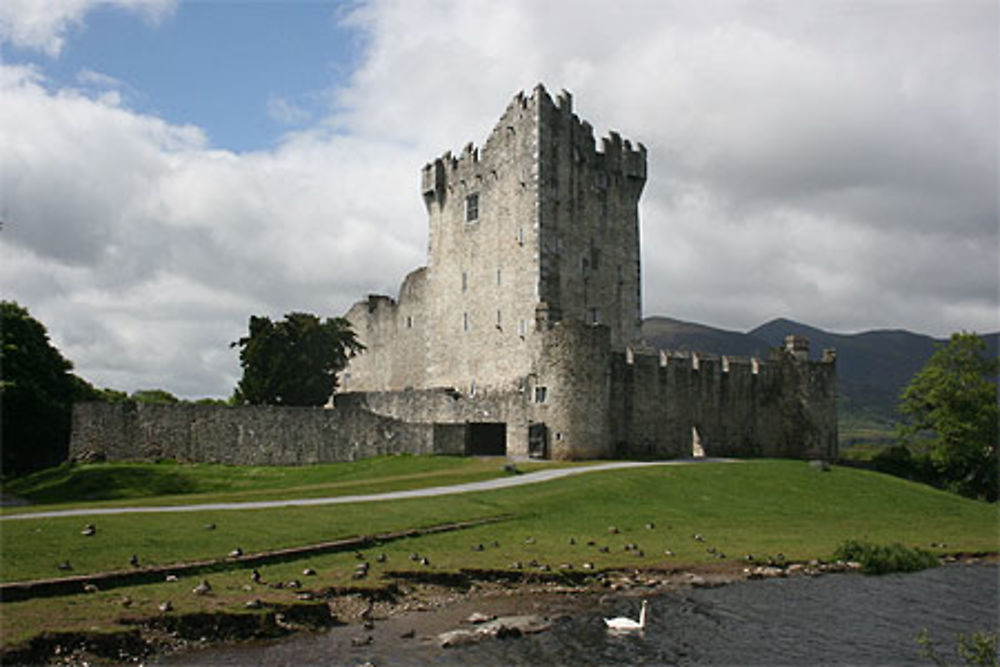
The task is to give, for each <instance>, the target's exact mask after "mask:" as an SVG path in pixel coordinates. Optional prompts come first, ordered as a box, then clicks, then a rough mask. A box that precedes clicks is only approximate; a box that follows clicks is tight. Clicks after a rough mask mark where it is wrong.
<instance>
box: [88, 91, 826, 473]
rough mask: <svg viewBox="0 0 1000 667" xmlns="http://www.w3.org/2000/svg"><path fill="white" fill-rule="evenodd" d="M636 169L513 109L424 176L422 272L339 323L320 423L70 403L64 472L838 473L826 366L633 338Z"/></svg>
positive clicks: (521, 104) (279, 415) (281, 413)
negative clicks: (779, 465) (450, 459)
mask: <svg viewBox="0 0 1000 667" xmlns="http://www.w3.org/2000/svg"><path fill="white" fill-rule="evenodd" d="M645 182H646V150H645V148H644V147H643V146H642V145H641V144H637V145H635V146H633V145H632V144H631V143H630V142H628V141H624V140H622V139H621V137H619V136H618V135H617V134H615V133H611V135H610V136H609V137H607V138H605V139H602V140H601V145H600V148H599V149H598V147H597V146H596V145H595V143H594V138H593V130H592V128H591V126H590V125H589V124H588V123H586V122H585V121H581V120H580V119H579V118H577V116H576V115H575V114H574V113H573V107H572V100H571V98H570V96H569V94H568V93H565V92H564V93H562V94H560V95H558V96H557V97H556V100H555V101H553V100H552V98H551V97H550V96H549V94H548V93H547V92H546V91H545V90H544V89H543V88H542V87H541V86H538V87H537V88H535V90H534V91H533V92H532V94H531V95H530V96H525V95H523V94H519V95H518V96H517V97H515V98H514V100H513V101H512V102H511V103H510V105H509V106H508V107H507V110H506V111H505V112H504V114H503V116H502V117H501V118H500V122H499V123H497V125H496V127H495V128H494V129H493V131H492V132H491V133H490V136H489V138H488V139H487V140H486V144H485V146H483V147H482V149H479V150H477V149H476V148H475V147H474V146H473V145H471V144H469V145H468V146H466V148H465V150H463V151H462V154H461V155H459V156H457V157H455V156H453V155H451V154H448V153H446V154H445V155H444V156H443V157H441V158H439V159H437V160H435V161H434V162H432V163H431V164H428V165H427V166H425V167H424V169H423V172H422V175H421V184H422V185H421V191H422V195H423V199H424V203H425V204H426V206H427V213H428V216H429V220H430V241H429V252H428V263H427V266H426V267H423V268H420V269H417V270H416V271H413V272H412V273H410V274H409V275H408V276H407V277H406V279H405V280H404V281H403V285H402V287H401V289H400V292H399V295H398V297H397V298H396V299H391V298H389V297H387V296H370V297H368V298H367V299H365V300H363V301H361V302H359V303H357V304H355V305H354V306H353V307H352V308H351V309H350V311H349V312H348V313H347V318H348V319H349V320H350V321H351V323H352V325H353V327H354V330H355V332H356V334H357V336H358V338H359V339H360V340H361V342H362V343H364V344H365V346H366V348H367V349H366V350H365V352H364V353H362V354H360V355H359V356H357V357H355V358H354V359H352V360H351V361H350V363H349V365H348V366H347V368H345V369H344V370H343V371H342V372H341V374H340V377H339V381H340V385H339V386H340V393H338V394H336V395H335V396H334V397H333V398H334V405H333V407H334V409H324V408H321V407H312V408H306V407H302V408H294V407H279V406H242V407H227V406H218V405H195V404H182V405H145V404H136V403H103V402H90V403H77V404H75V405H74V406H73V428H72V435H71V440H70V456H71V458H73V459H76V460H95V459H107V460H111V461H127V460H158V459H164V458H166V459H173V460H177V461H193V462H214V463H228V464H241V465H308V464H312V463H326V462H335V461H354V460H357V459H360V458H368V457H372V456H380V455H387V454H400V453H409V454H476V455H503V454H506V455H508V456H513V457H525V456H530V457H536V458H554V459H582V458H613V457H640V458H674V457H686V456H698V455H705V456H788V457H800V458H822V459H832V458H835V457H836V454H837V407H836V391H835V379H836V376H835V368H836V361H835V356H834V354H833V352H832V351H830V350H828V351H824V353H823V357H822V359H821V360H820V361H810V360H809V349H808V341H806V340H805V339H804V338H801V337H798V336H789V337H788V338H787V339H786V344H785V347H784V348H783V349H781V350H775V351H773V352H772V353H771V355H770V356H769V358H768V359H766V360H761V359H751V358H738V357H726V356H723V357H718V356H713V355H707V354H697V353H691V352H687V353H680V352H671V351H669V350H656V349H652V348H651V347H650V346H648V345H646V344H645V343H644V342H643V341H642V340H641V338H640V326H641V323H642V319H641V318H642V310H641V298H640V296H641V295H640V266H639V214H638V204H639V196H640V195H641V194H642V189H643V186H644V184H645Z"/></svg>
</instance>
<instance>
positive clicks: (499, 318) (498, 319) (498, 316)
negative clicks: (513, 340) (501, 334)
mask: <svg viewBox="0 0 1000 667" xmlns="http://www.w3.org/2000/svg"><path fill="white" fill-rule="evenodd" d="M497 329H500V330H501V331H502V330H503V319H502V318H501V316H500V311H499V310H498V311H497Z"/></svg>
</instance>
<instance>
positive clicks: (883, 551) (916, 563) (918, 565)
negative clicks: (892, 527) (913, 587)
mask: <svg viewBox="0 0 1000 667" xmlns="http://www.w3.org/2000/svg"><path fill="white" fill-rule="evenodd" d="M834 556H836V557H837V559H839V560H844V561H856V562H858V563H861V571H862V572H864V573H865V574H890V573H892V572H917V571H919V570H926V569H928V568H931V567H937V565H938V559H937V558H936V557H935V556H934V554H932V553H931V552H930V551H927V550H926V549H921V548H920V547H907V546H904V545H902V544H899V543H893V544H871V543H870V542H861V541H858V540H847V541H846V542H844V543H843V544H841V545H840V546H839V547H837V550H836V551H835V552H834Z"/></svg>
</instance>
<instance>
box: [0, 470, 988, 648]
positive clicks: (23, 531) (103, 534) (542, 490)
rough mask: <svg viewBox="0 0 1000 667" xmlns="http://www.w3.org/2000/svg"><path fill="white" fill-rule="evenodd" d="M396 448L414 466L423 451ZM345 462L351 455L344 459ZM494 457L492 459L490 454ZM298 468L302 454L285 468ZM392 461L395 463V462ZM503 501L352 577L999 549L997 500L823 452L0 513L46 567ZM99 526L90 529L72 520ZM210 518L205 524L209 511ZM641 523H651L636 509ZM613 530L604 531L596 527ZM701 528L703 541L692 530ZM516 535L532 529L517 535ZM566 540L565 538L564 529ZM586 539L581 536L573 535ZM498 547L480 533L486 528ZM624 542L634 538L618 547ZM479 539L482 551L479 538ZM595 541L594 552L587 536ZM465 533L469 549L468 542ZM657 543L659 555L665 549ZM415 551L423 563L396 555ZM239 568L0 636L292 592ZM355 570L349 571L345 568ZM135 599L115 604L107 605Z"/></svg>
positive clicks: (325, 568) (5, 541)
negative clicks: (263, 501) (348, 500)
mask: <svg viewBox="0 0 1000 667" xmlns="http://www.w3.org/2000/svg"><path fill="white" fill-rule="evenodd" d="M407 463H409V464H410V465H412V466H415V467H419V466H424V465H427V462H426V461H423V460H421V459H410V460H409V461H408V462H407ZM351 465H359V464H351ZM492 465H493V466H494V467H496V466H497V464H496V462H493V464H492ZM295 470H299V471H300V472H302V473H304V476H308V475H310V474H313V473H312V472H309V469H306V468H304V469H295ZM404 474H405V471H404V470H398V471H396V475H404ZM501 514H511V515H512V518H510V519H508V520H505V521H503V522H501V523H496V524H491V525H488V526H482V527H478V528H472V529H468V530H463V531H459V532H452V533H442V534H437V535H430V536H424V537H417V538H407V539H405V540H400V541H397V542H393V543H389V544H385V545H383V546H382V547H380V548H379V549H378V550H377V551H378V552H383V553H385V554H386V556H387V560H386V562H385V563H384V564H380V563H377V562H375V559H374V556H375V553H376V551H375V550H370V551H369V552H368V553H366V554H364V556H365V557H366V559H368V560H369V562H371V565H372V574H371V576H370V577H369V579H368V580H367V582H365V583H366V585H368V586H371V585H372V582H377V581H378V580H379V575H380V574H382V573H384V572H385V571H389V570H406V569H410V570H412V569H430V570H433V571H438V572H440V571H449V570H456V569H459V568H501V569H509V568H510V567H511V564H512V563H513V562H514V561H521V562H523V563H528V562H530V561H531V560H537V561H539V562H540V563H547V564H550V565H551V566H552V569H553V570H558V567H559V565H560V564H562V563H572V564H573V565H574V567H575V569H577V570H579V569H580V566H581V565H582V563H583V562H585V561H589V562H592V563H594V564H595V566H596V567H597V569H602V568H621V567H671V566H676V567H683V566H688V565H698V564H705V563H712V562H718V561H717V559H716V557H715V556H713V555H711V554H709V553H707V551H706V550H707V548H708V547H714V548H715V549H716V550H717V551H721V552H723V553H725V554H726V557H727V559H728V560H730V561H735V560H739V559H742V558H744V556H745V555H746V554H753V555H754V556H757V557H764V556H767V555H776V554H778V553H783V554H784V555H785V556H786V557H787V558H788V559H793V560H805V559H810V558H830V557H831V556H832V554H833V552H834V550H835V549H836V547H837V546H838V545H839V544H840V543H841V542H843V541H845V540H847V539H859V540H865V541H869V542H873V543H890V542H901V543H903V544H906V545H909V546H921V547H924V548H930V547H929V545H930V543H931V542H934V543H938V544H940V543H945V544H947V545H948V546H947V547H946V548H945V549H944V550H942V549H931V550H932V551H936V552H937V553H941V552H942V551H949V552H958V551H966V552H980V551H990V552H995V551H997V550H998V523H997V506H996V505H995V504H993V505H990V504H986V503H982V502H977V501H972V500H968V499H965V498H961V497H959V496H955V495H951V494H948V493H945V492H942V491H938V490H936V489H933V488H930V487H927V486H923V485H919V484H914V483H911V482H907V481H904V480H901V479H898V478H894V477H890V476H887V475H881V474H877V473H873V472H868V471H863V470H854V469H849V468H839V467H834V468H833V469H832V470H831V471H830V472H821V471H819V470H816V469H814V468H811V467H810V466H808V465H807V464H806V463H804V462H801V461H784V460H781V461H771V460H754V461H746V462H740V463H731V464H724V463H706V464H699V465H693V466H677V467H674V466H670V467H654V468H642V469H631V470H622V471H607V472H595V473H588V474H584V475H579V476H575V477H570V478H566V479H562V480H556V481H552V482H545V483H541V484H537V485H531V486H525V487H519V488H512V489H505V490H500V491H490V492H480V493H470V494H462V495H456V496H446V497H441V498H427V499H413V500H405V501H394V502H380V503H364V504H354V505H340V506H325V507H324V506H319V507H312V508H289V509H277V510H241V511H227V512H199V513H177V514H169V513H168V514H151V515H141V514H140V515H122V516H106V517H96V518H95V519H91V520H88V519H83V518H62V519H34V520H32V519H24V520H17V521H4V522H3V523H0V531H2V532H0V539H2V555H3V558H2V567H0V578H2V579H3V580H4V581H15V580H25V579H31V578H43V577H54V576H59V575H60V574H63V573H61V572H60V571H59V570H58V569H57V567H56V566H57V564H58V563H59V562H60V561H61V560H64V559H68V560H70V562H71V563H72V564H73V568H74V569H73V572H72V574H83V573H88V572H97V571H107V570H116V569H127V568H128V559H129V556H130V555H131V554H133V553H134V554H137V555H138V556H139V558H140V561H141V562H142V563H147V564H166V563H172V562H181V561H191V560H199V559H204V558H213V557H219V558H221V557H224V556H225V555H226V554H227V553H228V552H229V551H230V550H231V549H233V548H234V547H236V546H239V547H241V548H242V549H243V550H244V551H245V552H248V553H251V552H255V551H263V550H266V549H273V548H279V547H288V546H296V545H303V544H310V543H317V542H322V541H326V540H332V539H336V538H339V537H346V536H352V535H361V534H373V533H379V532H383V531H391V530H400V529H405V528H410V527H423V526H429V525H434V524H440V523H445V522H451V521H459V520H464V519H472V518H478V517H487V516H497V515H501ZM88 522H92V523H95V524H96V525H97V529H98V530H97V534H96V535H94V536H92V537H84V536H82V535H80V529H81V527H82V526H83V524H84V523H88ZM210 522H211V523H214V524H216V526H217V527H216V529H215V530H205V528H204V526H205V524H207V523H210ZM649 522H651V523H652V524H653V528H652V529H649V528H647V527H646V524H647V523H649ZM610 526H615V527H617V528H618V530H619V532H618V533H616V534H612V533H610V532H609V530H608V528H609V527H610ZM694 533H700V534H702V535H703V536H704V538H705V541H704V542H699V541H695V540H694V539H692V535H693V534H694ZM529 538H531V539H530V540H529ZM571 538H572V540H573V541H574V542H575V544H571V543H570V541H571ZM588 540H593V541H595V542H596V545H595V546H586V542H587V541H588ZM494 541H495V542H496V543H497V544H498V546H493V542H494ZM627 543H635V544H637V545H639V547H640V548H641V549H642V550H643V552H644V555H643V556H641V557H640V556H639V555H637V554H636V553H635V551H626V550H625V549H624V545H625V544H627ZM480 544H482V545H484V548H483V550H482V551H480V550H478V548H477V547H478V545H480ZM598 546H608V547H609V552H608V553H601V552H599V551H598V549H597V547H598ZM474 548H477V549H476V550H474ZM665 549H671V550H672V551H673V552H674V555H673V556H670V557H667V556H665V555H664V550H665ZM413 552H417V553H420V554H422V555H427V556H428V558H430V561H431V564H430V566H429V567H427V568H425V567H424V566H421V565H419V564H416V563H414V562H413V561H411V560H410V559H409V558H408V556H409V555H410V554H411V553H413ZM356 563H357V560H356V559H355V557H354V554H349V553H340V554H326V555H322V556H317V557H312V558H304V559H302V560H300V561H296V562H288V563H283V564H276V565H273V566H267V567H264V568H261V571H262V573H263V574H264V577H265V579H267V580H271V581H274V580H278V579H282V580H286V579H290V578H293V577H298V578H301V571H302V569H303V568H304V567H307V566H308V567H312V568H314V569H316V570H317V572H318V576H316V577H310V578H309V579H303V583H304V584H305V585H306V586H307V587H309V588H312V589H317V588H320V587H323V586H331V585H345V584H351V583H352V580H351V578H350V575H351V572H352V571H353V569H354V565H355V564H356ZM247 577H248V570H247V569H238V570H234V571H230V572H223V573H216V574H212V575H210V577H209V578H210V580H211V582H212V584H213V586H214V587H215V592H214V593H213V595H212V596H207V597H196V596H193V595H192V594H191V593H190V589H191V587H192V586H193V585H194V581H193V580H192V579H182V580H181V581H180V582H176V583H162V584H152V585H147V586H140V587H134V588H132V589H115V590H112V591H106V592H101V593H96V594H92V595H84V594H80V595H71V596H64V597H61V598H52V599H46V600H29V601H25V602H9V603H4V604H3V607H2V610H3V617H4V630H3V634H4V639H3V641H4V643H5V644H7V643H9V642H11V641H16V640H17V639H23V638H24V637H26V636H28V635H29V634H31V633H34V632H37V631H40V630H41V629H55V628H70V627H76V628H89V627H93V626H94V625H97V626H98V627H102V626H104V625H106V624H109V623H113V622H114V619H115V618H117V617H119V616H122V615H124V614H128V615H139V616H141V615H155V614H156V613H157V612H156V604H157V602H158V601H160V600H163V599H168V598H169V599H171V600H173V602H174V605H175V607H177V608H178V610H181V611H183V610H190V609H194V608H197V609H216V608H218V609H227V610H229V611H240V610H241V607H242V602H243V601H245V600H246V599H247V598H249V597H253V596H256V597H260V598H262V599H265V600H273V601H276V602H277V601H281V602H285V603H287V602H290V601H293V600H294V597H293V596H292V593H291V592H290V591H280V590H272V589H268V588H264V587H260V588H259V590H258V589H256V588H255V590H254V592H253V593H250V592H247V591H246V590H245V589H244V587H245V586H246V585H247V584H248V578H247ZM354 583H356V582H354ZM126 594H127V595H129V596H130V597H132V598H133V601H134V603H133V605H132V606H131V607H129V609H128V610H127V612H124V611H123V610H122V608H121V607H120V606H118V605H116V604H115V601H116V600H118V599H120V598H121V596H122V595H126Z"/></svg>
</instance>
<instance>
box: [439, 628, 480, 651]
mask: <svg viewBox="0 0 1000 667" xmlns="http://www.w3.org/2000/svg"><path fill="white" fill-rule="evenodd" d="M481 639H482V637H480V636H479V635H478V634H477V633H475V632H473V631H471V630H449V631H448V632H442V633H441V634H439V635H438V645H439V646H440V647H441V648H452V647H454V646H467V645H469V644H475V643H477V642H478V641H479V640H481Z"/></svg>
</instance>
